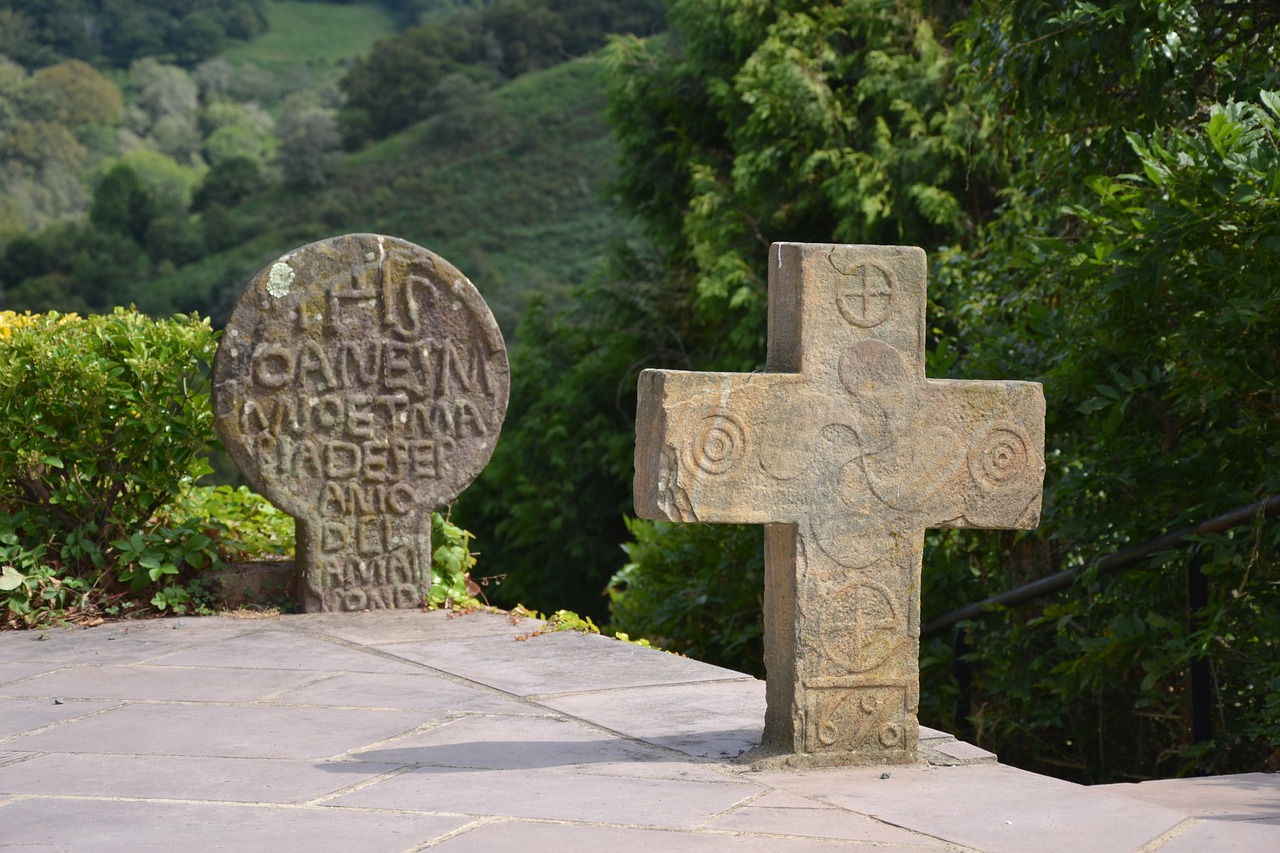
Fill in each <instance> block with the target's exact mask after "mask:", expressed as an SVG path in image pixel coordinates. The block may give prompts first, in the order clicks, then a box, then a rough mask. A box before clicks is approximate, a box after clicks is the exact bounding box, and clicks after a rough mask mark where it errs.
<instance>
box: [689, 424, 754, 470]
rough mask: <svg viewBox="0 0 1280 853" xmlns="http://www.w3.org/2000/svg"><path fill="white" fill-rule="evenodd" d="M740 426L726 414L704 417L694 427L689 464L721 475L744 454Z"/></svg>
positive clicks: (744, 447)
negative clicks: (695, 427)
mask: <svg viewBox="0 0 1280 853" xmlns="http://www.w3.org/2000/svg"><path fill="white" fill-rule="evenodd" d="M746 449H747V437H746V433H745V432H744V431H743V429H742V425H741V424H739V423H738V422H737V421H736V420H734V419H733V418H731V417H730V416H728V415H708V416H707V417H705V418H703V419H702V422H701V423H700V424H699V425H698V430H697V432H696V434H695V435H694V441H693V447H692V448H691V449H690V454H689V455H690V461H691V462H693V464H694V465H695V466H697V467H698V468H700V469H702V470H703V471H705V472H707V473H708V474H723V473H724V472H725V471H728V470H729V469H730V468H732V467H733V466H735V465H737V464H738V462H739V461H740V460H741V459H742V457H743V456H745V455H746Z"/></svg>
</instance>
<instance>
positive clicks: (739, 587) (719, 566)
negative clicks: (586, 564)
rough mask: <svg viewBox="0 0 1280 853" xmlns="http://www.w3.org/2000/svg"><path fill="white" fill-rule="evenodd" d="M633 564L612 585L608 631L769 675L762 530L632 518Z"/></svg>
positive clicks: (630, 546)
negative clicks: (762, 616)
mask: <svg viewBox="0 0 1280 853" xmlns="http://www.w3.org/2000/svg"><path fill="white" fill-rule="evenodd" d="M627 530H628V531H629V532H630V534H631V536H632V539H633V541H632V542H630V543H628V544H626V545H623V546H622V547H623V550H624V551H626V553H627V558H628V562H627V564H626V565H625V566H624V567H623V568H622V569H621V571H619V572H618V573H617V574H616V575H614V576H613V580H612V581H611V582H610V584H609V598H610V601H611V604H612V618H611V622H610V628H611V629H612V630H614V631H615V632H619V631H620V632H622V635H623V636H626V635H629V634H642V635H644V636H645V637H647V638H648V640H649V641H650V642H652V643H653V644H654V645H655V646H659V647H661V648H664V649H670V650H672V651H676V652H679V653H681V654H685V655H688V656H689V657H692V658H697V659H698V660H701V661H706V662H708V663H714V664H718V665H720V666H727V667H732V668H734V669H741V670H744V671H746V672H750V673H752V674H754V675H760V676H763V675H764V658H763V645H762V639H763V636H764V627H763V625H762V623H761V621H760V609H761V594H762V593H763V590H764V544H763V538H762V535H761V531H762V530H763V528H761V527H758V526H756V527H744V526H738V525H729V524H694V525H681V524H670V523H667V522H660V521H658V522H655V521H645V520H643V519H628V520H627Z"/></svg>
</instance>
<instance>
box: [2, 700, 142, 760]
mask: <svg viewBox="0 0 1280 853" xmlns="http://www.w3.org/2000/svg"><path fill="white" fill-rule="evenodd" d="M117 707H119V704H118V703H115V702H92V701H89V702H86V701H75V700H72V701H65V702H64V701H59V702H57V703H55V702H54V700H53V699H52V698H48V699H0V739H4V738H14V737H21V736H22V735H24V734H29V733H32V732H36V731H39V730H41V729H44V728H47V727H49V726H54V725H58V724H63V723H69V722H72V721H74V720H77V719H79V718H81V717H85V716H88V715H90V714H97V713H101V712H103V711H109V710H111V709H112V708H117ZM18 749H25V748H24V747H18Z"/></svg>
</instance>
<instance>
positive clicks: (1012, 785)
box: [759, 764, 1185, 853]
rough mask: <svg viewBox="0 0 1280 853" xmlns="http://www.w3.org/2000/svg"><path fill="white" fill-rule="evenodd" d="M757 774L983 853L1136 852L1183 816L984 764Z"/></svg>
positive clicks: (772, 782) (770, 782)
mask: <svg viewBox="0 0 1280 853" xmlns="http://www.w3.org/2000/svg"><path fill="white" fill-rule="evenodd" d="M886 774H887V776H886ZM760 777H761V778H760V780H759V781H761V782H763V783H764V784H768V785H772V786H774V787H777V788H780V789H782V790H785V791H790V792H792V793H796V794H800V795H802V796H810V797H814V798H816V799H819V800H821V801H823V802H827V803H831V804H832V805H837V806H841V807H843V808H846V809H849V810H851V811H855V812H858V813H860V814H865V815H868V816H871V817H874V818H877V819H879V820H883V821H886V822H888V823H891V824H893V825H895V826H900V827H904V828H909V829H913V830H915V831H917V832H922V833H925V834H927V835H931V836H934V837H938V838H945V839H947V840H949V841H951V842H954V843H957V844H962V845H965V846H967V847H972V848H975V849H978V850H987V851H1009V853H1019V851H1026V850H1036V851H1053V850H1062V851H1079V850H1089V851H1097V853H1103V851H1129V850H1137V849H1139V848H1141V847H1142V846H1143V845H1144V844H1146V843H1147V842H1148V841H1151V840H1152V839H1155V838H1158V837H1159V836H1160V835H1162V834H1163V833H1165V832H1166V831H1168V830H1169V829H1170V828H1172V827H1174V826H1176V825H1178V824H1179V823H1180V822H1181V821H1182V820H1183V819H1184V818H1185V815H1184V814H1182V813H1181V812H1177V811H1175V810H1173V809H1168V808H1164V807H1162V806H1156V805H1150V804H1147V803H1139V802H1135V801H1133V800H1127V799H1125V798H1123V797H1117V796H1115V795H1114V794H1109V793H1106V792H1104V791H1095V790H1091V789H1089V788H1085V787H1083V786H1080V785H1075V784H1073V783H1071V782H1064V781H1062V780H1060V779H1051V778H1049V777H1047V776H1038V775H1036V774H1034V773H1028V772H1026V771H1023V770H1018V769H1016V768H1013V767H1004V766H1001V765H992V764H981V765H974V766H969V767H901V768H892V769H890V770H887V771H886V770H885V769H884V768H877V767H862V768H841V769H828V770H812V771H807V772H804V773H796V772H792V773H762V774H760ZM924 804H927V806H925V805H924Z"/></svg>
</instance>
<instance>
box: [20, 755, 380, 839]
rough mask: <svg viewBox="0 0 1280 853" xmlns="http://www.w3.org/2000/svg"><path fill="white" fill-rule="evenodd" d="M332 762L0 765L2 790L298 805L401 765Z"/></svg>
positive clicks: (80, 760) (118, 760) (160, 758)
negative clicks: (337, 767)
mask: <svg viewBox="0 0 1280 853" xmlns="http://www.w3.org/2000/svg"><path fill="white" fill-rule="evenodd" d="M327 765H328V763H326V762H316V761H298V760H285V759H278V758H207V757H203V756H190V755H182V756H177V755H114V754H105V755H104V754H91V755H86V754H79V753H56V752H55V753H44V754H41V753H32V754H29V757H28V758H27V759H26V760H25V761H22V762H18V763H13V764H8V765H5V766H0V790H4V791H8V792H10V793H14V794H43V795H47V796H60V795H61V796H75V797H99V798H106V797H125V798H128V799H141V800H166V799H173V800H202V801H209V802H226V803H259V804H262V803H276V804H281V805H286V804H295V805H301V804H303V803H307V802H310V801H311V800H314V799H317V798H319V797H323V796H325V795H327V794H333V793H335V792H337V791H340V790H342V789H345V788H347V787H349V786H350V784H351V781H352V780H351V779H350V778H348V776H349V775H351V774H359V775H360V776H361V777H364V778H372V777H375V776H381V775H383V774H386V773H389V772H391V771H393V770H395V769H396V768H397V765H395V764H373V763H369V762H352V763H349V764H347V765H346V766H344V767H343V768H341V770H339V771H334V770H331V769H329V767H328V766H327ZM348 768H349V769H348ZM344 773H345V774H347V775H344ZM2 846H3V844H2V843H0V847H2Z"/></svg>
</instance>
